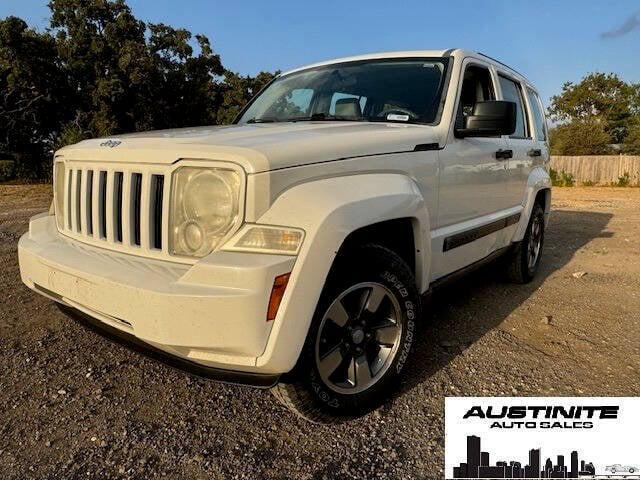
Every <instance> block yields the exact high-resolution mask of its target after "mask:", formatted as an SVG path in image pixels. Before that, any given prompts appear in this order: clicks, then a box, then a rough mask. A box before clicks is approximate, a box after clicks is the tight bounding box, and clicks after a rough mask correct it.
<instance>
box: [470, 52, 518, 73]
mask: <svg viewBox="0 0 640 480" xmlns="http://www.w3.org/2000/svg"><path fill="white" fill-rule="evenodd" d="M478 55H482V56H483V57H485V58H488V59H489V60H493V61H494V62H496V63H499V64H500V65H502V66H504V67H507V68H508V69H509V70H511V71H512V72H515V73H517V74H518V75H520V76H521V77H523V78H524V75H522V74H521V73H520V72H519V71H517V70H516V69H515V68H513V67H510V66H509V65H507V64H506V63H504V62H501V61H500V60H496V59H495V58H493V57H490V56H489V55H486V54H484V53H482V52H478Z"/></svg>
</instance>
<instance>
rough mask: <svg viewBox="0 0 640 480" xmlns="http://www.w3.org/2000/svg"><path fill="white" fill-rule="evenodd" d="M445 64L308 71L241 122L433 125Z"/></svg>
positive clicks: (282, 81) (276, 85)
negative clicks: (310, 121)
mask: <svg viewBox="0 0 640 480" xmlns="http://www.w3.org/2000/svg"><path fill="white" fill-rule="evenodd" d="M446 61H447V59H442V58H439V59H429V58H421V59H397V60H396V59H385V60H369V61H361V62H352V63H343V64H333V65H327V66H322V67H317V68H310V69H307V70H302V71H299V72H294V73H291V74H289V75H285V76H283V77H280V78H277V79H276V80H275V81H274V82H273V83H271V84H270V85H269V86H268V87H267V88H266V89H265V90H264V91H263V92H262V93H261V94H260V95H259V96H258V97H257V98H255V99H254V100H253V102H252V103H250V104H249V106H248V108H246V110H245V111H244V112H243V113H242V115H241V116H240V118H239V119H238V120H237V123H241V124H242V123H267V122H293V121H308V120H318V121H320V120H332V121H333V120H342V121H368V122H375V121H380V122H400V123H433V122H434V121H435V119H436V116H437V113H438V107H439V105H440V97H441V95H442V89H443V83H444V82H443V80H444V72H445V67H446Z"/></svg>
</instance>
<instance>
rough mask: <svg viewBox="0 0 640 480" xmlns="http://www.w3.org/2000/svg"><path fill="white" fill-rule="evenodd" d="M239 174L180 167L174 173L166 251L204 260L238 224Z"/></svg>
mask: <svg viewBox="0 0 640 480" xmlns="http://www.w3.org/2000/svg"><path fill="white" fill-rule="evenodd" d="M240 187H241V179H240V175H239V174H238V173H237V172H235V171H234V170H227V169H221V168H199V167H181V168H179V169H177V170H176V171H175V172H174V174H173V179H172V185H171V209H170V212H169V237H170V241H169V248H170V251H171V253H172V254H174V255H188V256H191V257H203V256H205V255H207V254H209V253H210V252H211V251H212V250H213V249H214V248H216V247H217V246H218V245H219V244H220V242H221V241H222V240H223V239H224V238H225V236H226V235H227V234H228V233H229V232H230V231H231V229H233V227H234V226H235V225H236V224H237V223H238V220H239V218H238V217H239V214H240V213H239V212H240V205H239V204H240Z"/></svg>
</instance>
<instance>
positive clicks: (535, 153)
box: [527, 148, 542, 157]
mask: <svg viewBox="0 0 640 480" xmlns="http://www.w3.org/2000/svg"><path fill="white" fill-rule="evenodd" d="M527 155H529V156H530V157H541V156H542V150H540V149H539V148H532V149H531V150H529V151H528V152H527Z"/></svg>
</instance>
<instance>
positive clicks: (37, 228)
mask: <svg viewBox="0 0 640 480" xmlns="http://www.w3.org/2000/svg"><path fill="white" fill-rule="evenodd" d="M18 255H19V261H20V274H21V277H22V281H23V282H24V283H25V284H26V285H27V286H28V287H30V288H32V289H33V290H35V291H37V292H38V293H40V294H42V295H45V296H47V297H49V298H51V299H53V300H55V301H57V302H59V303H61V304H63V305H66V306H68V307H72V308H73V309H75V310H77V311H80V312H82V313H84V314H86V315H88V316H90V317H92V318H94V319H97V320H99V321H100V322H102V323H103V324H106V325H109V326H110V327H112V328H114V329H116V330H118V331H120V332H123V333H125V334H127V335H130V336H133V337H135V338H136V339H137V340H139V341H142V342H144V343H146V344H148V345H151V346H152V347H155V348H156V349H159V350H161V351H163V352H165V353H169V354H171V355H172V356H174V357H178V358H180V359H182V360H184V361H186V362H189V363H192V364H198V365H200V366H204V367H207V368H210V369H223V370H232V371H237V372H248V373H268V374H278V373H284V372H277V371H273V369H272V370H271V371H266V372H265V371H264V370H265V369H264V367H258V366H257V365H258V358H259V357H260V356H261V355H262V354H263V352H264V351H265V347H266V345H267V341H268V340H269V336H270V333H271V327H272V323H273V322H267V321H266V312H267V307H268V302H269V296H270V293H271V289H272V286H273V281H274V279H275V277H276V276H278V275H282V274H285V273H289V272H291V271H292V269H293V266H294V263H295V257H291V256H282V255H262V254H253V253H251V254H247V253H239V252H214V253H213V254H211V255H209V256H208V257H206V258H204V259H202V260H201V261H199V262H198V263H196V264H195V265H181V264H176V263H172V262H166V261H160V260H152V259H144V258H138V257H135V256H132V255H126V254H119V253H116V252H111V251H105V250H102V249H99V248H95V247H90V246H87V245H84V244H81V243H78V242H76V241H73V240H70V239H68V238H66V237H64V236H63V235H61V234H59V233H58V231H57V229H56V225H55V218H54V217H53V216H51V215H48V214H42V215H38V216H36V217H34V218H32V219H31V222H30V224H29V232H28V233H26V234H25V235H23V236H22V238H21V239H20V242H19V244H18ZM281 308H282V307H281ZM241 383H246V382H241Z"/></svg>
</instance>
